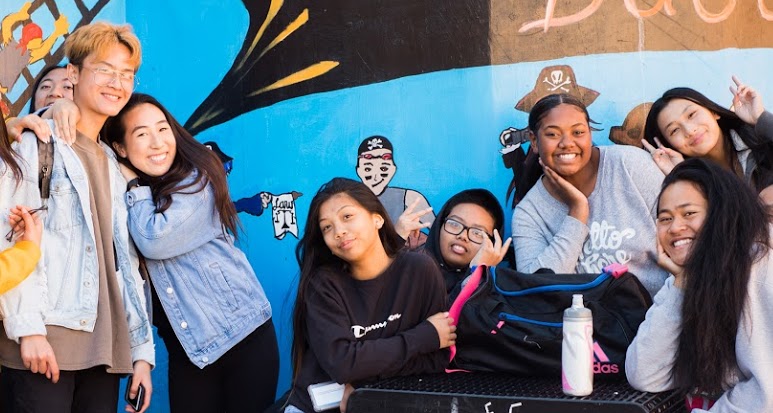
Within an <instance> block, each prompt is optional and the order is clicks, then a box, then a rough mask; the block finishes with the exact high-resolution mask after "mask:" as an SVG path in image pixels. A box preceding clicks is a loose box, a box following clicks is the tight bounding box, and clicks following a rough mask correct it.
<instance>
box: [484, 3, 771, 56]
mask: <svg viewBox="0 0 773 413" xmlns="http://www.w3.org/2000/svg"><path fill="white" fill-rule="evenodd" d="M594 1H596V2H599V1H600V5H599V6H598V8H597V9H596V10H595V11H594V12H593V13H592V14H591V15H589V16H588V17H586V18H584V19H582V20H580V21H578V22H576V23H571V24H568V25H566V26H562V27H550V28H549V29H548V31H547V32H545V31H544V30H543V29H541V28H535V29H532V30H529V31H526V32H524V33H521V32H519V29H521V28H522V27H523V26H524V25H525V24H527V23H530V22H534V21H537V20H540V19H544V18H545V14H546V5H547V3H548V0H491V8H490V11H491V26H490V36H491V41H490V42H489V46H490V49H491V63H492V64H509V63H519V62H525V61H531V62H533V61H542V60H550V59H558V58H563V57H567V56H582V55H589V54H597V53H622V52H635V51H640V50H647V51H665V50H673V51H681V50H698V51H700V50H719V49H724V48H731V47H737V48H757V47H773V21H768V20H766V19H765V18H763V13H767V11H765V10H760V6H759V4H758V2H757V1H750V0H738V1H737V2H736V5H735V7H734V8H732V9H731V10H732V11H731V12H730V13H729V15H728V16H727V18H726V19H725V20H723V21H721V22H718V23H707V22H706V21H705V20H704V18H702V17H701V15H699V14H698V12H696V10H695V7H694V5H693V2H692V1H686V0H680V1H676V0H674V1H672V3H674V4H673V7H674V15H672V16H669V15H667V14H666V11H665V8H663V9H661V10H659V11H658V13H656V14H654V15H652V16H650V17H644V18H641V19H637V18H636V17H634V16H633V15H632V14H631V13H630V12H629V11H628V10H627V9H626V5H625V4H626V3H625V0H556V7H555V10H554V13H553V18H552V21H555V19H557V18H562V17H567V16H572V15H576V14H577V13H579V12H580V11H582V10H583V9H585V8H586V7H587V6H589V5H591V4H592V3H593V2H594ZM629 1H633V0H629ZM699 1H700V2H701V4H702V5H703V7H704V8H705V9H706V12H708V13H715V14H716V13H720V12H722V11H723V10H724V9H725V7H726V6H727V5H728V4H731V0H699ZM766 1H767V2H768V3H770V4H769V5H768V6H767V7H768V8H773V0H766ZM633 3H636V6H637V7H638V9H644V10H646V9H650V8H651V7H652V4H654V3H657V2H656V1H654V0H652V1H644V0H637V1H633ZM667 3H668V2H667ZM763 3H764V2H763ZM763 5H764V4H763ZM768 17H771V16H768ZM678 64H679V62H674V65H675V66H677V65H678Z"/></svg>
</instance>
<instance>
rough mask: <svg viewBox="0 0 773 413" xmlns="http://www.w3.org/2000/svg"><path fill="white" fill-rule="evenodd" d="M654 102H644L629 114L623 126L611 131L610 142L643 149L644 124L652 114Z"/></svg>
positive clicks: (615, 127) (612, 128)
mask: <svg viewBox="0 0 773 413" xmlns="http://www.w3.org/2000/svg"><path fill="white" fill-rule="evenodd" d="M651 107H652V102H644V103H642V104H640V105H638V106H636V107H635V108H633V109H631V111H630V112H628V115H627V116H626V117H625V120H624V121H623V125H622V126H613V127H611V128H610V129H609V140H610V141H612V142H614V143H616V144H618V145H632V146H637V147H639V148H642V144H641V140H642V138H644V123H645V122H646V121H647V115H648V114H649V113H650V108H651Z"/></svg>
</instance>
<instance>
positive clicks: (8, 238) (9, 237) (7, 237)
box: [5, 205, 48, 242]
mask: <svg viewBox="0 0 773 413" xmlns="http://www.w3.org/2000/svg"><path fill="white" fill-rule="evenodd" d="M47 209H48V206H46V205H43V206H42V207H40V208H35V209H30V210H27V212H29V213H30V215H35V213H36V212H39V211H45V210H47ZM15 226H16V225H13V226H12V227H11V230H10V231H8V233H7V234H5V240H6V241H8V242H11V241H13V227H15Z"/></svg>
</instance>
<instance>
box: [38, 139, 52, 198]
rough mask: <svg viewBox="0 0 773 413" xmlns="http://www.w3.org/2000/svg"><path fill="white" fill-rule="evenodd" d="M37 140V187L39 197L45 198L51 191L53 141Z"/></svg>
mask: <svg viewBox="0 0 773 413" xmlns="http://www.w3.org/2000/svg"><path fill="white" fill-rule="evenodd" d="M36 140H37V142H38V188H39V189H40V198H41V199H42V200H44V201H45V200H47V199H48V195H49V193H50V192H51V169H53V167H54V142H53V141H51V139H49V141H48V142H41V141H40V139H36Z"/></svg>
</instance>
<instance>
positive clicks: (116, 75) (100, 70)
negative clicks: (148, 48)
mask: <svg viewBox="0 0 773 413" xmlns="http://www.w3.org/2000/svg"><path fill="white" fill-rule="evenodd" d="M83 69H88V70H89V71H91V73H92V74H93V75H94V83H95V84H96V85H97V86H101V87H105V86H108V85H110V84H111V83H113V81H115V79H118V84H119V85H121V89H123V90H125V91H127V92H128V91H129V90H128V89H127V88H126V85H125V84H124V83H123V82H124V81H130V79H127V78H126V77H125V76H127V75H129V73H127V72H119V71H118V70H113V69H108V68H106V67H96V68H94V67H88V66H86V65H83ZM98 75H109V76H110V80H108V81H107V82H106V83H105V84H104V85H103V84H100V83H99V82H97V76H98ZM131 85H132V90H134V89H136V88H137V86H138V85H139V79H138V78H137V74H136V73H131Z"/></svg>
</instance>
